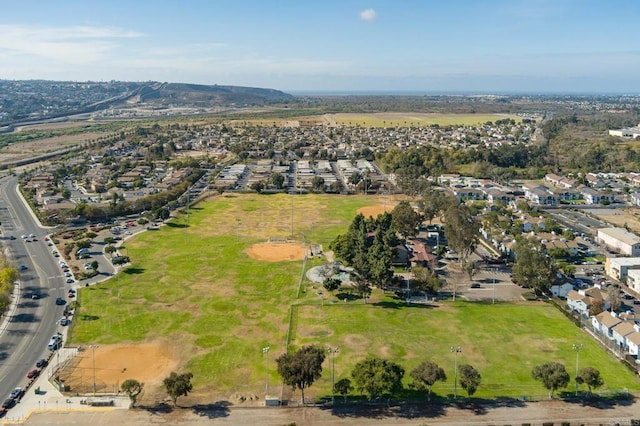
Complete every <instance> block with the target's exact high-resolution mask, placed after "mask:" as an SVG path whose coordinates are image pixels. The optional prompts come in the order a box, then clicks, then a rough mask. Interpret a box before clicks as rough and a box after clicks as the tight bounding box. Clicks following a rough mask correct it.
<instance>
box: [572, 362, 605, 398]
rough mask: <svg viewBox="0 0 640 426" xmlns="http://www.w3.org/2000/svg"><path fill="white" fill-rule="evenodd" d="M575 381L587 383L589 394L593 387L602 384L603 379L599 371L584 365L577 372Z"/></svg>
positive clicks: (595, 387)
mask: <svg viewBox="0 0 640 426" xmlns="http://www.w3.org/2000/svg"><path fill="white" fill-rule="evenodd" d="M576 383H578V384H579V385H581V384H583V383H584V384H585V385H587V387H588V388H589V394H591V393H592V390H593V389H598V388H599V387H600V386H602V385H604V380H602V377H600V371H598V370H596V369H595V368H593V367H585V368H582V369H581V370H580V371H579V372H578V376H577V377H576Z"/></svg>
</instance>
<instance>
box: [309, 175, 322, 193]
mask: <svg viewBox="0 0 640 426" xmlns="http://www.w3.org/2000/svg"><path fill="white" fill-rule="evenodd" d="M311 188H312V189H313V190H314V191H318V192H321V191H323V190H324V178H323V177H322V176H314V177H313V179H311Z"/></svg>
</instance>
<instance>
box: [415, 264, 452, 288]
mask: <svg viewBox="0 0 640 426" xmlns="http://www.w3.org/2000/svg"><path fill="white" fill-rule="evenodd" d="M411 272H413V279H412V280H411V282H410V286H411V288H412V289H413V290H417V291H426V292H427V293H429V294H438V292H439V291H440V289H441V288H442V287H443V286H444V282H443V281H442V280H441V279H440V277H438V276H437V275H436V274H435V273H433V271H431V270H430V269H429V268H424V267H422V266H414V267H413V268H411Z"/></svg>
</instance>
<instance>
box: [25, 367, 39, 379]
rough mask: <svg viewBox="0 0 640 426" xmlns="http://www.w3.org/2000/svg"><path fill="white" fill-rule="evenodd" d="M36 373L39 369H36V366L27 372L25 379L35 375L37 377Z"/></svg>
mask: <svg viewBox="0 0 640 426" xmlns="http://www.w3.org/2000/svg"><path fill="white" fill-rule="evenodd" d="M38 374H40V370H38V369H37V368H34V369H33V370H31V371H29V372H28V373H27V379H33V378H35V377H38Z"/></svg>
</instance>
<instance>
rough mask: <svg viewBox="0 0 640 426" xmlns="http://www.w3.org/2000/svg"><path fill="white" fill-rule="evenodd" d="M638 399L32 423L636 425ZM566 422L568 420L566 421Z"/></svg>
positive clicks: (206, 409) (63, 418)
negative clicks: (609, 401) (636, 400)
mask: <svg viewBox="0 0 640 426" xmlns="http://www.w3.org/2000/svg"><path fill="white" fill-rule="evenodd" d="M639 413H640V406H639V404H638V403H637V402H635V401H628V402H626V401H622V402H621V403H619V404H616V403H613V404H606V403H604V404H603V403H600V404H592V405H589V404H584V403H579V402H578V403H566V402H561V401H542V402H534V403H530V402H522V401H503V402H496V403H495V404H476V403H474V402H469V401H466V399H465V400H461V401H459V402H457V403H456V402H454V403H451V404H447V405H437V404H421V405H412V404H407V405H399V406H386V405H373V406H370V405H360V406H341V405H337V406H336V407H334V408H331V407H280V408H276V407H270V408H229V407H227V406H224V405H222V406H216V405H214V404H212V405H210V406H202V405H199V406H184V407H182V408H172V407H170V406H163V407H153V408H149V409H135V410H112V411H105V412H91V413H68V412H46V413H38V414H36V415H32V416H31V417H30V418H29V419H28V421H27V422H26V424H29V425H45V424H46V425H51V424H56V425H68V424H91V425H93V426H102V425H113V424H126V425H148V424H172V425H177V424H180V425H187V424H188V425H200V424H203V425H204V424H211V423H212V422H215V423H224V424H233V425H254V424H260V425H265V426H267V425H284V424H300V425H417V424H425V425H426V424H429V425H449V426H454V425H455V426H463V425H464V426H467V425H475V426H485V425H508V424H525V423H526V424H531V425H535V426H539V425H542V424H545V423H547V424H549V423H553V424H571V425H584V426H592V425H593V426H595V425H616V424H617V425H632V424H636V423H633V421H634V420H635V419H637V418H638V417H639V416H640V414H639ZM563 422H564V423H563Z"/></svg>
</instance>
